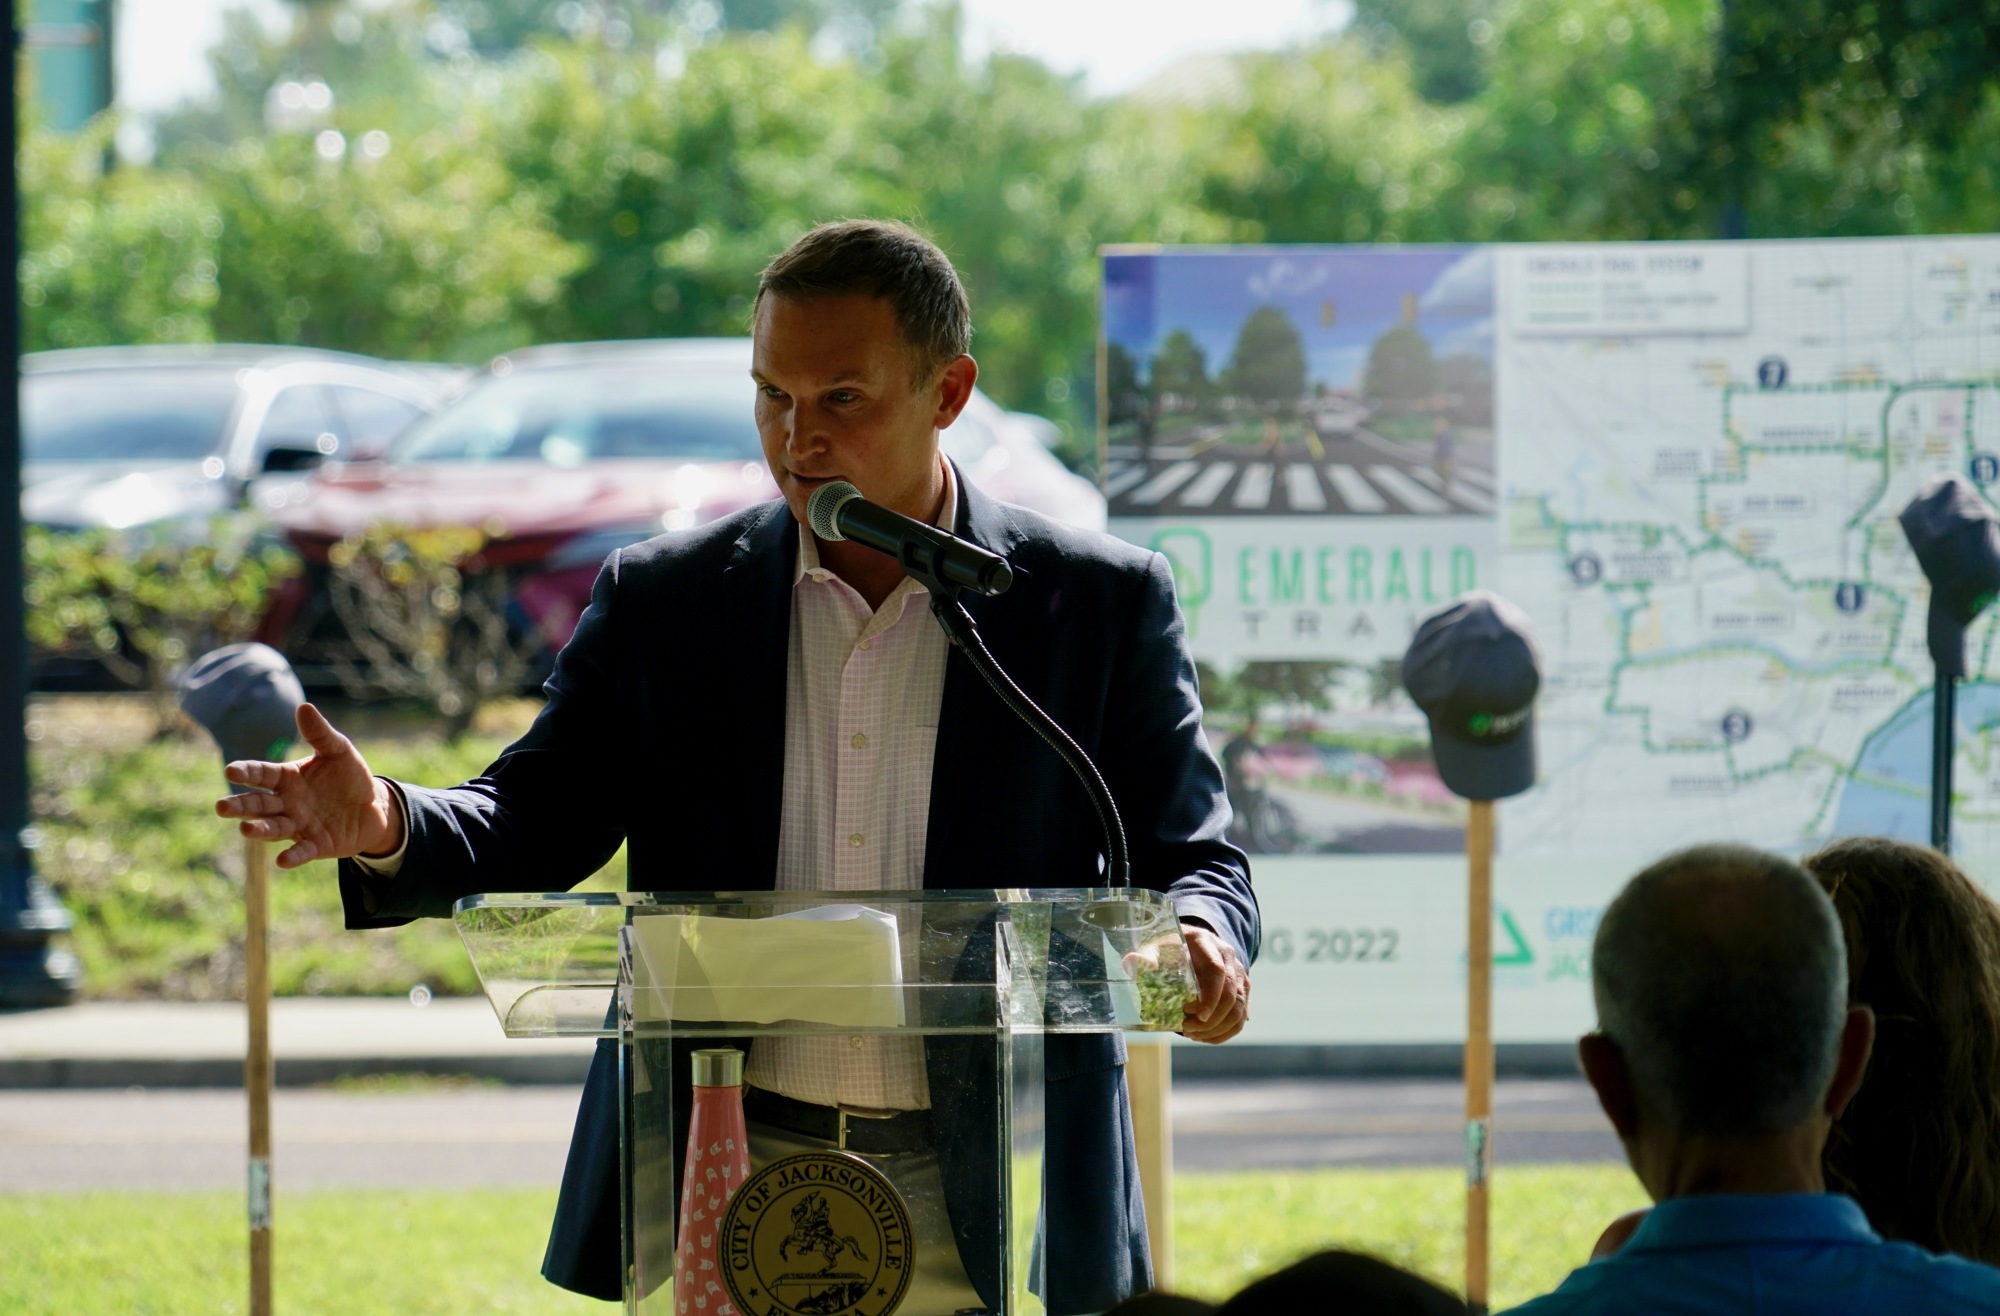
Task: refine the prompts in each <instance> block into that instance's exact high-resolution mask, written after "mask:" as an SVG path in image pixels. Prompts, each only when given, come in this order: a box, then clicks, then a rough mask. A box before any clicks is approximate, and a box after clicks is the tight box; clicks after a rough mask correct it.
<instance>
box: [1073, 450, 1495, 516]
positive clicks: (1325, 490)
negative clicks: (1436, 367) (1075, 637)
mask: <svg viewBox="0 0 2000 1316" xmlns="http://www.w3.org/2000/svg"><path fill="white" fill-rule="evenodd" d="M1320 446H1321V449H1322V452H1323V455H1321V454H1316V453H1313V452H1311V451H1310V450H1309V449H1308V448H1307V447H1306V446H1305V445H1304V444H1302V443H1298V442H1293V443H1290V444H1287V445H1286V446H1285V448H1284V450H1283V451H1282V452H1277V453H1260V452H1259V451H1258V450H1257V449H1256V448H1255V447H1251V446H1246V445H1244V444H1232V443H1223V442H1218V441H1216V440H1215V439H1214V438H1213V437H1212V436H1209V437H1196V438H1193V439H1192V440H1191V441H1181V442H1177V443H1174V444H1156V445H1155V446H1154V448H1153V450H1152V452H1151V454H1150V458H1149V457H1148V456H1146V455H1145V454H1142V452H1141V451H1140V449H1139V448H1137V447H1136V446H1129V445H1119V446H1118V447H1116V448H1114V449H1113V450H1112V451H1111V453H1110V461H1109V462H1108V463H1107V465H1106V467H1105V475H1104V480H1105V485H1104V487H1105V492H1106V494H1107V495H1108V497H1109V499H1110V503H1111V515H1113V516H1186V515H1191V514H1192V515H1201V516H1246V515H1247V516H1257V515H1280V514H1295V515H1333V516H1489V515H1491V514H1492V512H1493V509H1494V505H1495V500H1494V481H1493V473H1492V472H1491V471H1490V470H1488V469H1485V468H1484V467H1482V466H1481V465H1479V464H1477V463H1476V462H1475V461H1471V460H1467V458H1468V457H1469V456H1471V455H1473V453H1481V454H1483V453H1486V452H1490V449H1486V448H1473V449H1471V450H1470V451H1466V452H1462V453H1461V455H1460V458H1459V461H1458V463H1457V467H1456V469H1455V470H1453V471H1452V472H1451V474H1450V477H1449V478H1446V477H1444V476H1441V475H1439V473H1438V472H1437V471H1435V470H1433V469H1432V467H1431V464H1430V454H1429V450H1428V449H1427V448H1425V447H1422V446H1421V445H1419V446H1417V447H1411V446H1408V445H1404V444H1399V443H1395V442H1392V441H1391V440H1388V439H1384V438H1382V437H1380V436H1379V435H1375V434H1371V433H1369V432H1368V431H1367V430H1365V429H1364V430H1356V431H1354V432H1352V433H1351V434H1340V435H1329V436H1326V437H1325V438H1323V439H1322V440H1321V444H1320Z"/></svg>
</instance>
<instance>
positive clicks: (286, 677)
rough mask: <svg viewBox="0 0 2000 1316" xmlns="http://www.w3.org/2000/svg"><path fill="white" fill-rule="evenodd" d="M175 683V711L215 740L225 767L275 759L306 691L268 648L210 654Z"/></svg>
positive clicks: (238, 647)
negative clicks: (241, 761) (238, 762)
mask: <svg viewBox="0 0 2000 1316" xmlns="http://www.w3.org/2000/svg"><path fill="white" fill-rule="evenodd" d="M178 684H179V686H180V696H181V711H182V712H184V713H186V714H187V715H188V716H189V717H191V718H193V719H194V720H195V721H197V722H199V723H201V724H202V726H203V727H205V728H207V730H208V734H209V735H211V736H214V737H215V743H216V744H217V745H218V746H220V747H221V749H222V758H223V761H224V762H226V763H233V762H235V761H236V760H237V759H276V758H279V757H280V756H282V755H283V754H284V752H285V750H286V749H287V748H289V747H290V745H291V743H292V739H293V738H294V737H295V736H296V735H297V734H298V709H299V705H300V704H303V703H304V702H305V701H306V692H305V689H304V687H302V686H301V685H300V684H299V678H298V677H297V676H296V675H294V674H293V672H292V665H291V664H290V663H288V662H286V661H285V656H284V655H283V654H281V653H279V652H278V651H277V650H276V649H273V648H272V647H271V646H270V645H268V644H229V645H224V646H223V647H222V648H220V649H214V650H211V651H210V652H208V653H205V654H203V655H202V656H201V657H199V658H197V659H195V661H194V662H193V663H191V664H190V665H189V666H188V669H187V670H186V671H185V672H183V673H181V678H180V681H179V683H178ZM236 789H239V790H241V789H244V788H242V787H237V788H236Z"/></svg>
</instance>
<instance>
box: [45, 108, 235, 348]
mask: <svg viewBox="0 0 2000 1316" xmlns="http://www.w3.org/2000/svg"><path fill="white" fill-rule="evenodd" d="M111 128H112V124H111V123H110V121H109V120H108V119H107V120H105V121H102V122H100V123H98V124H97V125H95V126H93V128H92V129H91V130H90V131H89V132H84V133H78V134H76V135H74V136H66V135H63V134H60V133H52V132H30V133H29V134H28V136H27V138H26V140H25V141H24V142H23V144H22V149H21V152H20V160H19V169H20V187H21V201H22V205H21V245H22V249H23V251H24V253H25V254H24V255H23V257H22V260H21V267H20V268H21V303H22V307H23V310H24V313H25V316H24V320H23V323H22V329H23V343H22V346H23V347H24V348H25V349H26V350H28V351H31V352H32V351H39V350H42V349H45V348H52V347H89V346H95V345H97V344H100V343H203V342H209V341H211V338H212V333H211V329H210V319H209V317H210V314H211V312H212V310H213V308H214V306H215V300H216V274H217V265H216V259H215V257H216V242H215V240H216V238H218V237H219V236H220V235H221V233H222V217H221V215H220V214H219V213H218V212H217V210H216V208H215V206H214V204H213V203H212V202H210V201H209V200H208V199H207V198H205V197H204V196H203V195H202V192H201V189H200V187H199V186H198V185H197V184H195V183H194V182H193V181H192V180H191V179H188V178H185V177H181V176H177V175H172V174H161V173H156V172H154V171H152V170H144V169H115V170H111V171H108V172H107V171H106V170H105V168H104V160H105V152H106V150H107V149H108V148H109V146H110V139H111Z"/></svg>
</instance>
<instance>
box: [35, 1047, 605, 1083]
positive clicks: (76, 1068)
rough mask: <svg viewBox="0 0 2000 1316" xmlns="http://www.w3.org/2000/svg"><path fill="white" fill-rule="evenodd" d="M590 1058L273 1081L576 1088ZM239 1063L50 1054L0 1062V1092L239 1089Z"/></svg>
mask: <svg viewBox="0 0 2000 1316" xmlns="http://www.w3.org/2000/svg"><path fill="white" fill-rule="evenodd" d="M589 1069H590V1057H589V1056H588V1055H581V1056H579V1055H525V1056H509V1055H490V1056H437V1057H434V1058H428V1059H427V1058H423V1057H415V1056H300V1057H296V1058H293V1059H289V1060H287V1059H285V1058H284V1057H282V1056H280V1057H279V1058H278V1060H277V1062H276V1065H275V1071H276V1072H275V1077H274V1078H273V1082H274V1083H275V1084H276V1086H278V1087H281V1088H299V1087H314V1086H317V1085H319V1084H322V1083H331V1082H333V1081H335V1080H336V1079H343V1078H367V1077H374V1076H377V1075H384V1074H423V1075H430V1076H433V1077H444V1076H449V1077H454V1078H456V1077H466V1078H476V1079H492V1080H494V1081H497V1082H501V1083H507V1084H522V1085H557V1084H572V1085H575V1084H581V1083H582V1082H583V1078H584V1075H585V1074H586V1073H587V1072H588V1071H589ZM242 1086H243V1061H242V1060H241V1059H240V1058H234V1057H221V1056H215V1057H201V1058H195V1059H187V1060H160V1059H144V1058H138V1057H133V1058H128V1059H121V1058H116V1057H96V1056H93V1057H87V1058H86V1057H76V1056H55V1057H48V1058H14V1059H7V1060H0V1090H7V1089H20V1088H133V1087H139V1088H240V1087H242Z"/></svg>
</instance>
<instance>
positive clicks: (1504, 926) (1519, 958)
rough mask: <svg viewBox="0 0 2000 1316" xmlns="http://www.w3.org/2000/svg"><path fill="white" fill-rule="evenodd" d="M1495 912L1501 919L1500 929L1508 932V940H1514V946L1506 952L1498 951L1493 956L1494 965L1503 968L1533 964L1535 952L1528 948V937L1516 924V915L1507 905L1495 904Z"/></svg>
mask: <svg viewBox="0 0 2000 1316" xmlns="http://www.w3.org/2000/svg"><path fill="white" fill-rule="evenodd" d="M1493 912H1494V914H1496V915H1497V916H1498V917H1499V919H1500V930H1501V931H1502V932H1504V933H1506V934H1507V940H1508V941H1510V942H1512V943H1513V947H1514V948H1513V949H1512V950H1509V951H1507V952H1505V953H1504V954H1502V953H1497V952H1496V953H1495V954H1494V956H1493V965H1494V967H1495V968H1501V967H1511V966H1519V965H1526V964H1533V963H1534V962H1535V952H1534V951H1532V950H1530V949H1528V939H1527V938H1526V937H1523V936H1522V935H1521V929H1520V928H1519V927H1518V926H1516V924H1515V922H1514V916H1513V915H1512V914H1510V913H1508V912H1507V907H1506V906H1505V905H1495V906H1494V907H1493Z"/></svg>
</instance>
